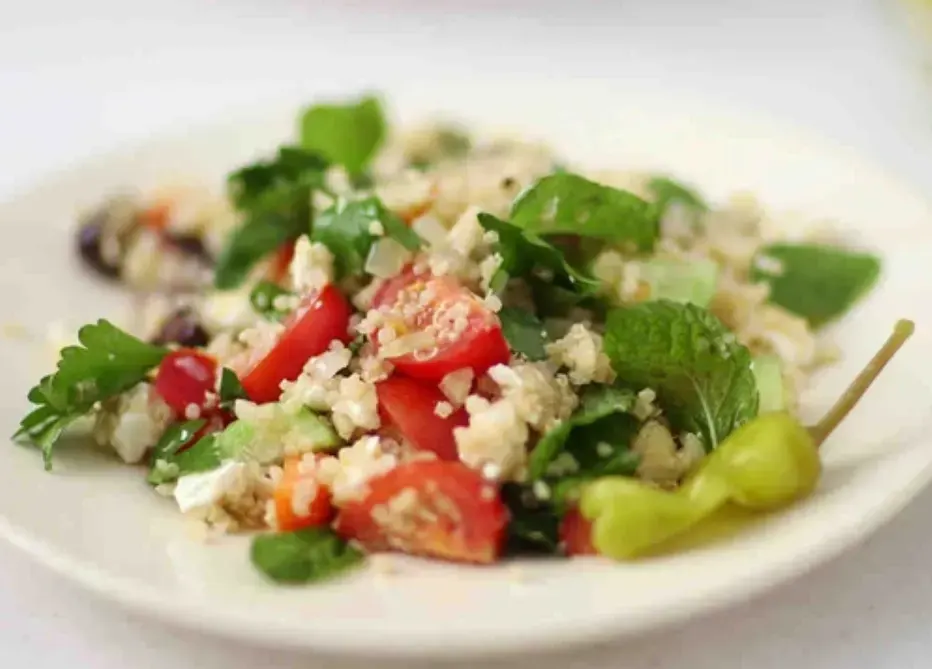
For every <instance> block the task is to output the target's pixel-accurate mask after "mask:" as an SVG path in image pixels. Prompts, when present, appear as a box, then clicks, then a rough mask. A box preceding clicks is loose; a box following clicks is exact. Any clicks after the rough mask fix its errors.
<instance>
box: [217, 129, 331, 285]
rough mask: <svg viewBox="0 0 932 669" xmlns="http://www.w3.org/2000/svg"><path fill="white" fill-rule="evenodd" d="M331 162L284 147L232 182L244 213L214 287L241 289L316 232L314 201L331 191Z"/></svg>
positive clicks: (238, 173)
mask: <svg viewBox="0 0 932 669" xmlns="http://www.w3.org/2000/svg"><path fill="white" fill-rule="evenodd" d="M326 169H327V162H326V161H324V160H323V159H322V158H321V157H320V156H318V155H317V154H315V153H310V152H308V151H305V150H304V149H301V148H298V147H293V146H282V147H280V148H279V150H278V155H277V156H276V157H275V159H273V160H270V161H259V162H256V163H253V164H251V165H247V166H246V167H243V168H241V169H239V170H238V171H236V172H234V173H233V174H231V175H230V176H229V178H228V186H229V191H230V197H231V198H232V200H233V203H234V205H235V206H236V208H237V209H238V210H240V211H241V212H242V214H243V217H244V220H243V222H242V224H241V225H240V226H239V227H238V228H236V229H235V230H233V232H232V233H231V234H230V236H229V237H228V238H227V240H226V244H225V245H224V247H223V250H222V251H221V252H220V255H219V257H218V258H217V266H216V268H215V270H214V285H215V286H216V287H217V288H221V289H224V288H235V287H236V286H238V285H239V284H240V283H242V282H243V280H244V279H245V278H246V276H247V275H248V274H249V270H250V269H252V267H253V266H254V265H255V264H256V263H257V262H259V260H261V259H262V258H263V257H265V256H267V255H268V254H270V253H272V252H273V251H275V249H277V248H278V247H280V246H281V245H282V244H284V243H285V242H288V241H290V240H293V239H296V238H297V237H298V236H300V235H302V234H304V233H306V232H308V231H309V230H310V228H311V220H312V216H313V211H312V208H311V196H312V194H313V193H314V192H315V191H322V192H328V191H327V186H326V179H325V171H326Z"/></svg>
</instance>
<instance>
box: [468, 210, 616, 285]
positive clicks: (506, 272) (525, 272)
mask: <svg viewBox="0 0 932 669" xmlns="http://www.w3.org/2000/svg"><path fill="white" fill-rule="evenodd" d="M479 223H480V224H481V225H482V227H483V228H485V229H486V230H490V231H492V232H495V233H496V234H497V235H498V241H497V242H496V244H495V251H496V252H497V253H498V254H499V255H501V257H502V263H501V265H499V268H498V270H497V271H496V273H495V275H494V276H493V277H492V282H491V288H492V289H493V290H494V291H495V292H501V291H502V290H503V289H504V287H505V284H506V283H507V281H508V279H509V278H511V277H526V276H529V275H532V274H534V275H536V276H538V278H543V277H546V278H548V279H550V280H552V281H553V282H554V283H555V284H557V285H559V286H562V287H564V288H567V289H569V290H572V291H573V292H575V293H577V294H580V295H594V294H595V293H596V292H598V291H599V289H600V284H599V282H598V280H596V279H594V278H593V277H591V276H589V275H588V274H586V273H585V272H583V271H582V270H578V269H576V268H575V267H573V266H572V265H570V264H569V263H568V262H567V261H566V258H565V257H564V256H563V254H562V253H561V252H560V251H559V250H558V249H557V248H555V247H554V246H553V245H551V244H549V243H548V242H546V241H544V240H543V239H541V238H540V237H538V236H537V235H536V234H534V233H533V232H527V231H525V230H522V229H521V228H518V227H516V226H514V225H512V224H511V223H507V222H505V221H503V220H501V219H499V218H496V217H495V216H492V215H491V214H485V213H482V214H479Z"/></svg>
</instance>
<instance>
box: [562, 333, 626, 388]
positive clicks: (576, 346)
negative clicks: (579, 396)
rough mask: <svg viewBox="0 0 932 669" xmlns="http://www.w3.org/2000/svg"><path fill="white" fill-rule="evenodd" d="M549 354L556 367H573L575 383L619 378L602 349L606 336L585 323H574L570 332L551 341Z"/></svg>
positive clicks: (572, 372)
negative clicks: (603, 337) (603, 338)
mask: <svg viewBox="0 0 932 669" xmlns="http://www.w3.org/2000/svg"><path fill="white" fill-rule="evenodd" d="M547 356H548V357H549V358H550V362H552V363H553V364H554V365H555V366H556V367H558V368H559V367H565V368H566V369H567V370H568V371H569V378H570V382H571V383H573V384H574V385H577V386H582V385H586V384H588V383H593V382H595V383H611V382H612V381H614V380H615V372H614V370H613V369H612V363H611V362H610V361H609V359H608V356H607V355H605V352H604V351H603V350H602V336H601V335H599V334H597V333H595V332H593V331H592V330H590V329H589V328H587V327H586V326H585V325H583V324H582V323H574V324H573V325H572V326H571V327H570V330H569V332H567V333H566V336H564V337H563V338H562V339H558V340H557V341H555V342H552V343H550V344H547Z"/></svg>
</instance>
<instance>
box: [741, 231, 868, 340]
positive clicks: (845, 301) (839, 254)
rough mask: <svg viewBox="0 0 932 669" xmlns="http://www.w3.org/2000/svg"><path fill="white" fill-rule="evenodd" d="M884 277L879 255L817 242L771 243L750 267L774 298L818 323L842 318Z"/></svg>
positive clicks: (785, 306) (822, 323) (789, 309)
mask: <svg viewBox="0 0 932 669" xmlns="http://www.w3.org/2000/svg"><path fill="white" fill-rule="evenodd" d="M771 265H772V266H773V267H771ZM879 276H880V259H879V258H877V257H876V256H873V255H870V254H867V253H858V252H856V251H847V250H845V249H839V248H832V247H829V246H821V245H818V244H771V245H770V246H766V247H764V248H763V249H761V250H760V252H759V253H758V254H757V257H756V258H755V259H754V262H753V264H752V268H751V278H752V279H754V280H756V281H764V282H766V283H767V284H769V285H770V301H771V302H773V303H774V304H777V305H779V306H781V307H783V308H784V309H787V310H788V311H792V312H793V313H794V314H797V315H799V316H802V317H803V318H805V319H806V320H808V321H809V323H810V324H811V325H812V326H813V327H819V326H821V325H825V324H826V323H828V322H829V321H832V320H835V319H836V318H838V317H840V316H842V315H843V314H844V313H845V312H847V311H848V310H849V309H850V308H851V307H852V306H853V305H854V303H855V302H857V301H858V300H859V299H860V298H861V297H862V296H864V295H865V294H866V293H867V292H868V291H869V290H870V289H871V288H872V287H873V286H874V284H875V283H876V282H877V279H878V277H879Z"/></svg>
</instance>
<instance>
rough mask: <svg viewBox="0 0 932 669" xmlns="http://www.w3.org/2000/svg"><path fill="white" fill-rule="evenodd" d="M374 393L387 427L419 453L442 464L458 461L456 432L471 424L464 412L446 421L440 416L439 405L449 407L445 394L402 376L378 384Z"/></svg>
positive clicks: (384, 424) (448, 417) (445, 418)
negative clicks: (446, 461) (435, 456)
mask: <svg viewBox="0 0 932 669" xmlns="http://www.w3.org/2000/svg"><path fill="white" fill-rule="evenodd" d="M375 392H376V394H377V395H378V397H379V415H380V416H381V418H382V425H383V426H384V427H387V428H389V430H391V428H394V429H395V430H397V432H399V433H400V434H401V436H402V437H404V438H405V439H406V440H407V441H408V442H409V443H410V444H411V445H412V446H414V448H416V449H417V450H419V451H430V452H432V453H435V454H436V455H437V457H438V458H440V459H441V460H450V461H453V462H455V461H456V460H458V459H459V457H458V456H457V453H456V441H454V439H453V428H455V427H460V426H464V425H466V424H467V423H469V415H468V414H467V413H466V410H465V409H462V408H460V409H455V410H453V412H452V413H450V415H449V416H446V417H442V416H439V415H437V404H438V403H440V402H446V403H447V404H449V403H448V402H447V398H446V397H444V395H443V393H441V392H440V391H439V390H437V388H436V387H435V386H432V385H429V384H427V383H424V382H423V381H417V380H415V379H409V378H405V377H403V376H399V375H395V376H392V377H390V378H388V379H385V380H384V381H380V382H379V383H377V384H376V386H375Z"/></svg>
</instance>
